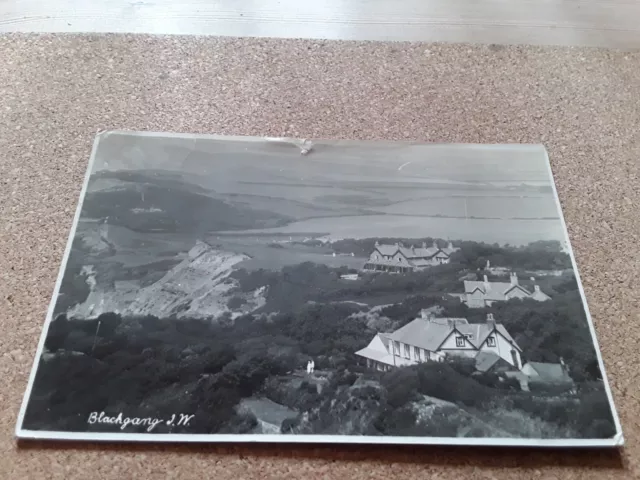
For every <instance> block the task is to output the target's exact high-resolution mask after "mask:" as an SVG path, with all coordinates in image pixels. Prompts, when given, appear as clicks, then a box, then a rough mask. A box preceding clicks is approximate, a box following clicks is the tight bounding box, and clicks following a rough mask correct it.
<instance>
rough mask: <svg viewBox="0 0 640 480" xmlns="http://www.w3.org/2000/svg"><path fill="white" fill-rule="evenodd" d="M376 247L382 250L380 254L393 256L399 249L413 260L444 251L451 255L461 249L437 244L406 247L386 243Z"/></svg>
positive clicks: (430, 256) (429, 256)
mask: <svg viewBox="0 0 640 480" xmlns="http://www.w3.org/2000/svg"><path fill="white" fill-rule="evenodd" d="M375 248H376V249H377V250H378V251H379V252H380V254H382V255H388V256H393V255H395V254H396V253H397V252H398V251H399V252H400V253H402V255H404V256H405V257H406V258H408V259H411V260H413V259H419V258H432V257H433V256H435V255H436V254H438V252H443V253H444V254H445V255H447V256H450V255H451V254H452V253H453V252H457V251H458V250H460V249H459V248H456V247H453V246H451V247H449V246H447V247H444V248H439V247H437V246H431V247H426V246H422V247H405V246H404V245H385V244H378V245H376V247H375Z"/></svg>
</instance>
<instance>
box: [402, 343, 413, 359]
mask: <svg viewBox="0 0 640 480" xmlns="http://www.w3.org/2000/svg"><path fill="white" fill-rule="evenodd" d="M404 356H405V357H406V358H411V347H409V345H407V344H405V345H404Z"/></svg>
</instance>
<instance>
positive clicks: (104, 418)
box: [87, 412, 195, 432]
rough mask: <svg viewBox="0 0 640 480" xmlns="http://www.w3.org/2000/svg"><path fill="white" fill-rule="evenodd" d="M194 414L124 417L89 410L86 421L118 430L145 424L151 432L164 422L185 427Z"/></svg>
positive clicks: (170, 425) (120, 414) (168, 424)
mask: <svg viewBox="0 0 640 480" xmlns="http://www.w3.org/2000/svg"><path fill="white" fill-rule="evenodd" d="M193 417H195V415H187V414H184V413H177V414H176V413H174V414H173V415H171V418H169V419H166V418H154V417H125V416H124V415H123V413H122V412H120V413H119V414H118V415H115V416H110V415H108V414H106V413H105V412H91V414H89V418H88V419H87V423H88V424H89V425H94V424H105V425H114V426H118V427H119V428H120V430H124V429H125V428H127V427H129V426H135V427H137V426H141V425H142V426H146V427H147V428H146V431H147V432H152V431H153V430H155V428H156V427H157V426H158V425H160V424H163V423H164V424H165V425H167V426H169V427H172V426H177V427H187V426H189V423H190V422H191V420H193Z"/></svg>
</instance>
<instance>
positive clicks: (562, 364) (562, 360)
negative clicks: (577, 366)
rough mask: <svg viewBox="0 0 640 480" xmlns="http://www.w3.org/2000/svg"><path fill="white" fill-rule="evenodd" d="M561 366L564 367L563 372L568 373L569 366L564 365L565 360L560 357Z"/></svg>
mask: <svg viewBox="0 0 640 480" xmlns="http://www.w3.org/2000/svg"><path fill="white" fill-rule="evenodd" d="M560 366H561V367H562V371H563V372H564V373H568V371H567V365H566V363H564V358H562V357H560Z"/></svg>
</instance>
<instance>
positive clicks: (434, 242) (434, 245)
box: [433, 240, 438, 248]
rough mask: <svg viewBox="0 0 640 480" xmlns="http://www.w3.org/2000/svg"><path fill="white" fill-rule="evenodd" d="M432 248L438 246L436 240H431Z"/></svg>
mask: <svg viewBox="0 0 640 480" xmlns="http://www.w3.org/2000/svg"><path fill="white" fill-rule="evenodd" d="M433 248H438V242H436V241H435V240H434V241H433Z"/></svg>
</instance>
